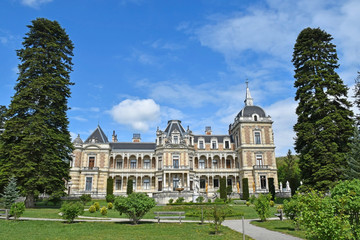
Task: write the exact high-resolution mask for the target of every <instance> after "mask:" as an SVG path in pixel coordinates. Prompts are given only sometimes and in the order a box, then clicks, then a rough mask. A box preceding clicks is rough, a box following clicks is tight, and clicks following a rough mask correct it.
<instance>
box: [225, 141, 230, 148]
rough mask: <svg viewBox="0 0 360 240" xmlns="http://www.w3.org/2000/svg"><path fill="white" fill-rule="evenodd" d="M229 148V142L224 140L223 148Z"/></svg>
mask: <svg viewBox="0 0 360 240" xmlns="http://www.w3.org/2000/svg"><path fill="white" fill-rule="evenodd" d="M229 148H230V142H229V141H225V149H229Z"/></svg>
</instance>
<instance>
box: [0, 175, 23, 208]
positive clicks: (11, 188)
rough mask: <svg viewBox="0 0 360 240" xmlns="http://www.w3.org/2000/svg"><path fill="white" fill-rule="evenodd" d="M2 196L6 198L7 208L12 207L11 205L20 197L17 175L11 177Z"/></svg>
mask: <svg viewBox="0 0 360 240" xmlns="http://www.w3.org/2000/svg"><path fill="white" fill-rule="evenodd" d="M1 197H2V198H4V203H5V208H7V209H10V207H11V205H12V204H13V203H15V201H16V199H18V198H19V197H20V194H19V191H18V190H17V186H16V178H15V177H11V178H10V180H9V183H8V185H7V186H6V187H5V188H4V193H3V194H1Z"/></svg>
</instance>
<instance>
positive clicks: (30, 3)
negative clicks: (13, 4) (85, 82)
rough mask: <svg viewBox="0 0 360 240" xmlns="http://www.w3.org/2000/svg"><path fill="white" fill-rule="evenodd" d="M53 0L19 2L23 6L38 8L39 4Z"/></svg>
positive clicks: (23, 0) (25, 0)
mask: <svg viewBox="0 0 360 240" xmlns="http://www.w3.org/2000/svg"><path fill="white" fill-rule="evenodd" d="M52 1H53V0H21V3H22V4H23V5H25V6H28V7H32V8H39V7H40V5H42V4H45V3H49V2H52Z"/></svg>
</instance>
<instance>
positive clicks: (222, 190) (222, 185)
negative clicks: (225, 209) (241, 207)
mask: <svg viewBox="0 0 360 240" xmlns="http://www.w3.org/2000/svg"><path fill="white" fill-rule="evenodd" d="M220 198H221V199H224V201H226V199H227V195H226V178H225V177H222V178H220Z"/></svg>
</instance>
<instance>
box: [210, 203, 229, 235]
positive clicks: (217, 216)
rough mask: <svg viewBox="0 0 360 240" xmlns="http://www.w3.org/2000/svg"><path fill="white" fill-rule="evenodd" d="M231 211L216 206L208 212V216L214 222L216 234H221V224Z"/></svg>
mask: <svg viewBox="0 0 360 240" xmlns="http://www.w3.org/2000/svg"><path fill="white" fill-rule="evenodd" d="M228 212H229V210H228V209H227V208H226V207H219V206H217V205H214V207H212V208H211V209H210V210H208V211H207V216H208V218H209V220H210V221H212V226H213V227H214V233H215V234H219V233H220V227H221V224H222V223H223V222H224V220H225V218H226V216H227V214H228Z"/></svg>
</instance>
